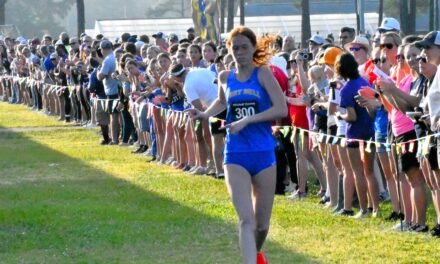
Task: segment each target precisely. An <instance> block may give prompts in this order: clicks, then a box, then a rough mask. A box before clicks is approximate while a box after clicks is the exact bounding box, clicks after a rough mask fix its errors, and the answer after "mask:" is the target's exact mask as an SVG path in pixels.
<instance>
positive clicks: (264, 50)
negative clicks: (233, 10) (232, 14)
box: [226, 26, 276, 66]
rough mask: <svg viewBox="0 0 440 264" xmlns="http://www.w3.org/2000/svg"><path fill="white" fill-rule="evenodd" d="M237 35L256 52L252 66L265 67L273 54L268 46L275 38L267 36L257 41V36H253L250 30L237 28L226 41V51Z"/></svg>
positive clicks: (241, 27)
mask: <svg viewBox="0 0 440 264" xmlns="http://www.w3.org/2000/svg"><path fill="white" fill-rule="evenodd" d="M238 35H242V36H245V37H246V38H248V39H249V41H250V42H251V44H252V46H254V47H255V49H256V50H255V53H254V56H253V62H254V64H255V65H256V66H262V65H267V64H268V62H269V60H270V58H271V57H272V54H273V52H272V51H271V50H270V49H269V45H270V43H272V42H274V41H275V40H276V37H274V36H272V35H267V36H264V37H260V38H258V39H257V36H255V33H254V32H253V31H252V30H251V29H250V28H247V27H243V26H239V27H236V28H234V29H233V30H232V31H231V32H230V33H229V38H228V40H227V41H226V47H227V48H228V49H229V48H231V46H232V39H233V38H234V37H236V36H238Z"/></svg>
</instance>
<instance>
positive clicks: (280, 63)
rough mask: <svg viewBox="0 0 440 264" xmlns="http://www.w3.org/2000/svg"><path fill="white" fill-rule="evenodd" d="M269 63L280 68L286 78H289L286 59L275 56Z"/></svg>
mask: <svg viewBox="0 0 440 264" xmlns="http://www.w3.org/2000/svg"><path fill="white" fill-rule="evenodd" d="M269 63H270V64H271V65H273V66H276V67H278V68H280V69H281V70H282V71H283V73H284V74H285V75H286V77H287V76H288V74H287V61H286V59H284V58H283V57H278V56H273V57H272V58H270V60H269Z"/></svg>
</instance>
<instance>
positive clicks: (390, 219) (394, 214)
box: [385, 211, 400, 222]
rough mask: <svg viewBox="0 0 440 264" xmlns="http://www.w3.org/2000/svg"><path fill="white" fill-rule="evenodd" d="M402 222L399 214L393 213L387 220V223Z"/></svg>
mask: <svg viewBox="0 0 440 264" xmlns="http://www.w3.org/2000/svg"><path fill="white" fill-rule="evenodd" d="M397 220H400V214H399V213H398V212H394V211H393V212H392V213H391V214H390V215H389V216H388V217H386V218H385V221H389V222H391V221H397Z"/></svg>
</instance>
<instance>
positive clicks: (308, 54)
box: [299, 52, 313, 61]
mask: <svg viewBox="0 0 440 264" xmlns="http://www.w3.org/2000/svg"><path fill="white" fill-rule="evenodd" d="M299 55H300V56H301V58H302V60H304V61H311V60H313V54H312V53H311V52H300V53H299Z"/></svg>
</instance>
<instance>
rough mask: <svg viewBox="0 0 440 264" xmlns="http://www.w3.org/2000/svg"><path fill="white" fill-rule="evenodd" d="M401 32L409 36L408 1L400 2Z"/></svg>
mask: <svg viewBox="0 0 440 264" xmlns="http://www.w3.org/2000/svg"><path fill="white" fill-rule="evenodd" d="M399 6H400V31H401V32H402V34H403V35H407V34H408V0H400V1H399Z"/></svg>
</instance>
